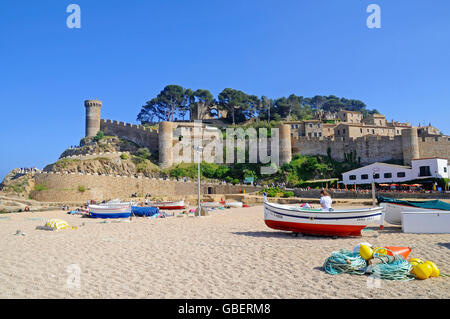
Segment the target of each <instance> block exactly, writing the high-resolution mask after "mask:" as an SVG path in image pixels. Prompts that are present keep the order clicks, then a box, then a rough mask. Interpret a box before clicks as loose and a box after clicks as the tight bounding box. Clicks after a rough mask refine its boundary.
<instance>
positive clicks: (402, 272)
mask: <svg viewBox="0 0 450 319" xmlns="http://www.w3.org/2000/svg"><path fill="white" fill-rule="evenodd" d="M384 249H385V250H386V251H390V252H391V253H392V255H393V256H387V255H384V254H379V253H377V251H378V250H384ZM373 255H374V258H375V259H379V260H381V261H382V263H381V264H375V265H370V266H368V267H367V269H366V272H367V273H370V274H371V275H372V276H374V277H375V278H380V279H385V280H399V281H409V280H413V279H415V276H414V275H413V274H412V273H411V270H412V265H411V264H410V263H409V262H407V261H406V260H405V258H403V256H401V255H398V254H396V253H395V252H393V251H391V250H390V249H387V248H382V247H381V248H378V249H375V251H374V252H373ZM382 256H383V257H388V258H387V260H388V261H386V259H383V258H381V257H382Z"/></svg>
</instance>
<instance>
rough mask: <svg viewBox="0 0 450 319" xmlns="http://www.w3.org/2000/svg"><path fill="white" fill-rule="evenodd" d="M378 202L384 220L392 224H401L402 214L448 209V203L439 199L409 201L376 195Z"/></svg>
mask: <svg viewBox="0 0 450 319" xmlns="http://www.w3.org/2000/svg"><path fill="white" fill-rule="evenodd" d="M377 199H378V203H379V205H380V206H382V207H383V209H384V213H385V214H386V221H387V222H388V223H390V224H393V225H402V214H403V213H405V212H409V213H433V212H439V211H442V212H445V211H450V204H448V203H446V202H443V201H440V200H428V201H409V200H399V199H394V198H389V197H384V196H378V197H377Z"/></svg>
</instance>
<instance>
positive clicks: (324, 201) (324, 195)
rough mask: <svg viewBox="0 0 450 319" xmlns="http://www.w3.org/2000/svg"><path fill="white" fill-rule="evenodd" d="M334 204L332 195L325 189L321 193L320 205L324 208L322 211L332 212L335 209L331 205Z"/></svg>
mask: <svg viewBox="0 0 450 319" xmlns="http://www.w3.org/2000/svg"><path fill="white" fill-rule="evenodd" d="M332 204H333V201H332V200H331V196H330V194H328V192H327V191H326V190H324V189H322V191H321V192H320V205H321V206H322V210H325V211H331V210H333V208H332V207H331V205H332Z"/></svg>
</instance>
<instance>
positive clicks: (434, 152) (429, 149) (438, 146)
mask: <svg viewBox="0 0 450 319" xmlns="http://www.w3.org/2000/svg"><path fill="white" fill-rule="evenodd" d="M419 153H420V157H421V158H427V157H442V158H446V159H448V160H449V161H450V136H436V137H419Z"/></svg>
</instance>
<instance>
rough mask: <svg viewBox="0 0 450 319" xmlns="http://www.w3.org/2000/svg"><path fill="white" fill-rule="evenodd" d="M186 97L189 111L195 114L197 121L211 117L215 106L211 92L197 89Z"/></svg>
mask: <svg viewBox="0 0 450 319" xmlns="http://www.w3.org/2000/svg"><path fill="white" fill-rule="evenodd" d="M188 96H189V97H190V103H189V108H190V111H191V112H195V113H196V114H197V119H199V120H201V119H203V118H204V117H205V116H206V115H213V111H214V109H213V108H214V106H215V104H216V101H215V99H214V96H213V95H212V94H211V92H209V91H208V90H202V89H198V90H196V91H195V92H193V93H192V95H188ZM191 114H192V113H191Z"/></svg>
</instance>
